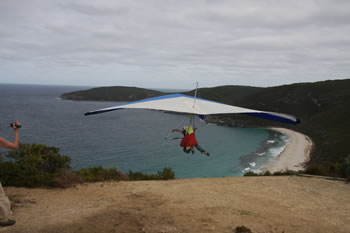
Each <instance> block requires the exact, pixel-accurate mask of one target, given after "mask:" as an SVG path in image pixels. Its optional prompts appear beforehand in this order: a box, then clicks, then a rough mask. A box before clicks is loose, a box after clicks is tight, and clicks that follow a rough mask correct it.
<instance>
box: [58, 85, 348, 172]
mask: <svg viewBox="0 0 350 233" xmlns="http://www.w3.org/2000/svg"><path fill="white" fill-rule="evenodd" d="M164 94H166V93H162V92H157V91H152V90H146V89H141V88H130V87H103V88H94V89H90V90H87V91H78V92H72V93H67V94H63V95H62V98H63V99H73V100H104V101H132V100H138V99H143V98H148V97H153V96H159V95H164ZM184 94H187V95H192V96H193V95H194V91H193V90H192V91H190V92H186V93H184ZM198 97H201V98H205V99H210V100H214V101H219V102H223V103H227V104H233V105H237V106H240V107H246V108H253V109H258V110H264V111H273V112H282V113H287V114H291V115H295V116H298V117H299V118H300V119H301V124H299V125H296V126H294V125H288V124H283V123H276V122H274V121H269V120H264V119H260V118H254V117H251V116H246V115H244V114H242V115H241V114H231V115H217V116H210V117H208V120H209V121H212V122H216V123H218V122H221V123H222V124H226V125H232V126H239V127H267V126H280V127H285V128H290V129H293V130H296V131H299V132H302V133H304V134H306V135H308V136H310V137H311V138H312V140H313V141H314V143H315V147H314V150H313V152H312V159H311V161H310V163H309V168H310V171H312V172H314V173H317V174H323V175H330V174H335V173H337V174H343V176H344V173H346V171H345V170H346V169H345V168H344V166H343V165H344V164H345V158H348V160H349V161H348V163H350V146H349V145H348V143H349V142H350V141H349V138H350V137H349V135H350V123H349V117H350V79H346V80H335V81H322V82H316V83H298V84H291V85H283V86H277V87H269V88H258V87H247V86H220V87H214V88H200V89H198ZM349 166H350V164H349ZM344 169H345V170H344ZM348 169H350V167H349V168H348ZM347 172H348V173H349V176H350V171H347Z"/></svg>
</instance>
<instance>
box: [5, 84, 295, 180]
mask: <svg viewBox="0 0 350 233" xmlns="http://www.w3.org/2000/svg"><path fill="white" fill-rule="evenodd" d="M87 88H89V87H79V86H45V85H12V84H0V119H1V120H0V136H1V137H4V138H6V139H8V140H13V130H12V129H11V128H10V127H9V125H10V123H11V122H13V121H14V120H19V121H20V122H21V124H22V128H21V129H20V142H21V143H30V144H32V143H37V144H46V145H49V146H55V147H58V148H60V152H61V154H64V155H67V156H69V157H71V158H72V162H71V167H72V169H80V168H87V167H94V166H100V165H101V166H103V167H105V168H108V167H116V168H118V169H119V170H121V171H122V172H128V171H129V170H131V171H134V172H136V171H140V172H145V173H155V172H157V171H159V170H162V169H163V168H164V167H170V168H172V169H173V171H174V172H175V175H176V178H194V177H226V176H242V175H243V174H244V172H247V171H259V169H260V168H261V167H262V166H264V165H265V164H266V163H267V162H269V161H270V160H271V159H274V158H275V157H276V156H277V155H278V154H279V153H280V152H282V151H283V149H284V147H285V145H286V143H287V142H288V137H287V136H286V135H283V134H281V133H278V132H274V131H269V130H266V129H255V128H254V129H252V128H234V127H225V126H217V125H214V124H206V123H204V122H201V121H200V120H199V119H197V120H196V123H195V124H196V127H198V131H197V133H196V136H197V139H198V142H199V144H200V145H201V146H202V147H203V148H204V149H206V150H207V151H208V152H210V156H209V157H207V156H205V155H202V154H200V152H198V151H196V152H195V154H193V155H192V154H185V153H184V152H183V151H182V149H181V147H180V146H179V144H180V140H181V135H180V134H179V133H173V134H170V136H169V137H168V139H166V137H167V136H168V135H169V133H170V131H171V129H173V128H175V127H176V126H177V125H178V124H179V123H180V122H182V121H183V120H185V123H184V124H188V123H189V119H188V116H184V115H180V114H171V113H165V112H159V111H152V110H126V109H125V110H121V111H114V112H109V113H104V114H100V115H92V116H84V113H85V112H88V111H91V110H96V109H99V108H104V107H110V106H113V105H118V104H120V103H118V102H97V101H68V100H62V99H60V98H59V96H60V94H62V93H65V92H70V91H75V90H84V89H87ZM0 151H2V152H4V151H6V150H4V149H1V150H0Z"/></svg>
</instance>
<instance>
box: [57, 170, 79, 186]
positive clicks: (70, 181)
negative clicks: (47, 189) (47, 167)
mask: <svg viewBox="0 0 350 233" xmlns="http://www.w3.org/2000/svg"><path fill="white" fill-rule="evenodd" d="M83 182H84V180H83V178H82V177H81V176H80V175H78V174H76V173H75V172H72V171H70V170H67V169H61V170H59V171H58V174H57V177H56V178H55V186H57V187H59V188H68V187H71V186H74V185H75V184H81V183H83Z"/></svg>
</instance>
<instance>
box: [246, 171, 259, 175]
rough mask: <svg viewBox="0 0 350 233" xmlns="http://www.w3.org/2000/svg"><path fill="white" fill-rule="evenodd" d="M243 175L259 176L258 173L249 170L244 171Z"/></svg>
mask: <svg viewBox="0 0 350 233" xmlns="http://www.w3.org/2000/svg"><path fill="white" fill-rule="evenodd" d="M243 176H259V174H258V173H255V172H252V171H249V172H246V173H244V175H243Z"/></svg>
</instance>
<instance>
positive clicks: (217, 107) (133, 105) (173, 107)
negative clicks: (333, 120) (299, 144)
mask: <svg viewBox="0 0 350 233" xmlns="http://www.w3.org/2000/svg"><path fill="white" fill-rule="evenodd" d="M128 108H129V109H152V110H160V111H169V112H177V113H188V114H194V115H202V116H205V115H213V114H232V113H242V114H248V115H251V116H254V117H259V118H264V119H269V120H274V121H279V122H284V123H289V124H298V123H300V120H299V119H298V118H297V117H295V116H292V115H288V114H283V113H275V112H265V111H259V110H253V109H248V108H241V107H236V106H232V105H227V104H223V103H219V102H215V101H211V100H206V99H202V98H198V97H192V96H187V95H182V94H171V95H164V96H158V97H153V98H148V99H143V100H139V101H134V102H130V103H126V104H121V105H117V106H114V107H109V108H103V109H98V110H95V111H90V112H87V113H85V116H88V115H94V114H100V113H104V112H110V111H115V110H120V109H128Z"/></svg>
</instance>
